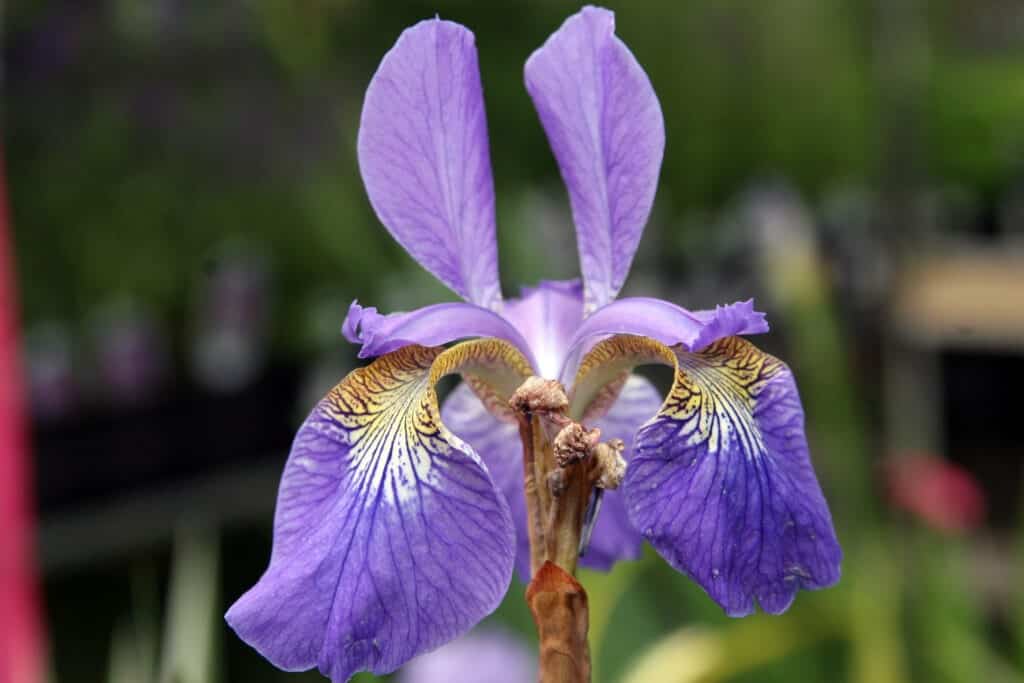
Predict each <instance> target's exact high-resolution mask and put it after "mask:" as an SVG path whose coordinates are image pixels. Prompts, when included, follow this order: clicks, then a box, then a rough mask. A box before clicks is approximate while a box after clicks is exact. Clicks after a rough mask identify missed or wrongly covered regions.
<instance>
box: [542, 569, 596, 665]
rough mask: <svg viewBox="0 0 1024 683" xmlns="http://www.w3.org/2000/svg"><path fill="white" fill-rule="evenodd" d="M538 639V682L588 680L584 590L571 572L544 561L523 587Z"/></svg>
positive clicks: (588, 618) (588, 650)
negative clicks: (528, 584)
mask: <svg viewBox="0 0 1024 683" xmlns="http://www.w3.org/2000/svg"><path fill="white" fill-rule="evenodd" d="M526 602H527V604H528V605H529V606H530V612H531V613H532V614H533V621H534V623H535V624H536V625H537V635H538V638H539V640H540V683H590V646H589V645H588V644H587V628H588V627H589V622H590V614H589V611H588V606H587V593H586V591H585V590H583V586H581V585H580V584H579V582H578V581H576V579H574V578H573V577H572V575H571V574H569V573H568V572H566V571H565V570H564V569H562V568H561V567H559V566H558V565H556V564H554V563H553V562H545V563H544V564H543V565H542V566H541V568H540V570H539V571H538V572H537V573H536V575H534V577H533V581H531V582H530V586H529V588H527V589H526Z"/></svg>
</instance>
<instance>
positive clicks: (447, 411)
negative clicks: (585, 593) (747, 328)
mask: <svg viewBox="0 0 1024 683" xmlns="http://www.w3.org/2000/svg"><path fill="white" fill-rule="evenodd" d="M660 405H661V395H660V394H659V393H658V391H657V389H655V388H654V386H653V385H652V384H651V383H650V382H649V381H647V380H646V379H644V378H642V377H639V376H635V375H634V376H631V377H630V378H629V380H628V381H627V382H626V383H625V386H624V387H623V389H622V391H621V393H620V394H619V396H618V399H617V400H616V402H615V404H614V405H613V406H612V408H611V410H609V411H608V412H607V414H605V415H604V416H602V417H600V418H598V419H597V420H596V421H595V422H594V423H593V425H592V426H595V427H599V428H600V429H601V438H602V439H614V438H619V439H622V440H623V441H624V442H625V443H626V450H625V453H624V455H625V457H626V458H627V459H628V458H629V457H630V455H631V452H632V448H631V444H632V442H633V434H634V433H636V430H637V429H638V428H639V427H640V425H641V424H643V423H644V422H646V421H647V420H649V419H650V418H651V417H653V416H654V415H655V413H657V412H658V407H659V406H660ZM441 416H442V418H443V420H444V423H445V424H446V425H448V428H449V429H451V431H452V432H453V433H454V434H456V435H457V436H459V437H460V438H461V439H463V440H464V441H466V443H468V444H469V445H470V446H472V447H473V449H474V450H475V451H476V452H477V453H479V454H480V457H481V458H482V459H483V461H484V464H486V465H487V469H488V471H489V472H490V474H491V477H492V478H493V479H494V483H495V485H496V486H497V487H498V490H499V491H501V493H502V495H504V496H505V500H506V501H507V502H508V506H509V509H510V510H511V511H512V520H513V522H514V523H515V527H516V568H517V569H518V572H519V576H520V578H522V579H523V581H524V582H526V581H529V578H530V544H529V541H528V539H527V535H526V497H525V495H524V493H523V447H522V442H521V441H520V439H519V430H518V428H517V427H516V425H515V424H514V423H511V422H504V421H501V420H499V419H497V418H496V417H494V416H493V415H491V414H490V413H489V412H488V411H487V410H486V408H484V405H483V404H482V403H481V402H480V400H479V399H478V398H477V397H476V395H475V394H474V393H473V391H472V390H471V389H470V387H469V386H468V385H466V384H460V385H459V386H458V387H456V388H455V390H454V391H453V392H452V393H451V395H450V396H449V397H448V399H447V400H446V401H445V402H444V406H443V407H442V408H441ZM588 426H590V425H588ZM642 542H643V539H642V538H641V537H640V534H639V533H637V532H636V531H635V530H634V529H633V527H632V525H631V524H630V523H629V519H628V517H627V515H626V507H625V503H624V502H623V498H622V493H621V492H620V491H607V492H605V495H604V501H603V503H602V506H601V514H600V516H599V517H598V521H597V525H596V527H595V528H594V533H593V536H592V537H591V541H590V547H589V549H588V550H587V554H586V555H584V556H583V558H582V559H581V564H582V565H583V566H585V567H590V568H592V569H605V570H607V569H610V568H611V566H612V565H613V564H614V563H615V562H616V561H618V560H625V559H635V558H636V557H638V556H639V553H640V545H641V543H642Z"/></svg>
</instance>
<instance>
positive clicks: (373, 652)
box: [226, 340, 530, 681]
mask: <svg viewBox="0 0 1024 683" xmlns="http://www.w3.org/2000/svg"><path fill="white" fill-rule="evenodd" d="M529 371H530V370H529V366H528V365H527V363H526V361H525V359H523V358H522V356H521V355H520V354H519V353H518V352H516V351H515V349H513V348H512V347H511V346H509V345H508V344H505V343H503V342H499V341H497V340H481V341H474V342H466V343H464V344H460V345H458V346H456V347H453V348H451V349H448V350H444V349H441V348H425V347H421V346H407V347H405V348H403V349H401V350H400V351H396V352H394V353H392V354H389V355H387V356H384V357H382V358H379V359H378V360H376V361H375V362H374V363H372V364H371V365H369V366H367V367H365V368H361V369H359V370H356V371H354V372H353V373H351V374H350V375H349V376H348V377H346V378H345V379H344V380H342V382H341V383H340V384H339V385H338V386H337V387H336V388H335V389H334V390H333V391H331V393H330V394H328V395H327V397H326V398H324V400H323V401H321V402H320V404H319V405H318V406H317V407H316V408H315V409H314V410H313V413H312V414H311V415H310V416H309V418H308V419H307V420H306V422H305V424H304V425H303V426H302V428H301V429H300V430H299V433H298V434H297V435H296V438H295V443H294V445H293V446H292V452H291V454H290V456H289V458H288V463H287V465H286V466H285V472H284V475H283V477H282V479H281V488H280V492H279V494H278V502H277V511H276V516H275V520H274V547H273V552H272V554H271V559H270V566H269V567H268V569H267V571H266V573H264V575H263V577H262V578H261V579H260V580H259V582H258V583H257V584H256V585H255V586H254V587H253V588H252V589H251V590H249V591H248V592H247V593H246V594H245V595H243V596H242V597H241V598H240V599H239V600H238V601H237V602H236V603H235V604H234V605H233V606H232V607H231V609H230V610H229V611H228V613H227V615H226V618H227V621H228V623H229V624H230V625H231V626H232V628H234V629H235V631H236V632H237V633H238V635H239V636H240V637H241V638H242V639H243V640H245V641H246V642H247V643H249V644H250V645H252V646H253V647H254V648H255V649H256V650H258V651H259V652H260V653H261V654H262V655H263V656H265V657H266V658H267V659H269V660H270V661H271V662H272V663H274V664H275V665H277V666H278V667H280V668H282V669H286V670H302V669H308V668H311V667H314V666H316V667H318V668H319V669H320V671H321V672H323V673H324V674H325V675H327V676H328V677H330V678H331V679H332V680H333V681H345V680H347V679H348V678H349V677H350V676H351V675H352V674H353V673H355V672H356V671H359V670H369V671H373V672H375V673H387V672H391V671H394V670H395V669H397V668H398V667H399V666H401V665H402V664H403V663H405V662H406V661H407V660H409V659H411V658H412V657H414V656H416V655H417V654H420V653H422V652H426V651H428V650H431V649H433V648H435V647H437V646H439V645H441V644H443V643H445V642H447V641H449V640H452V639H453V638H455V637H456V636H458V635H460V634H462V633H464V632H466V631H467V630H468V629H469V628H470V627H472V626H473V625H474V624H475V623H476V622H478V621H479V620H480V619H482V618H483V617H484V616H486V615H487V614H488V613H490V612H491V611H492V610H493V609H494V608H495V607H496V606H497V605H498V603H499V602H500V601H501V598H502V597H503V596H504V594H505V591H506V589H507V587H508V582H509V579H510V577H511V573H512V564H513V559H514V542H515V532H514V528H513V526H512V518H511V516H510V514H509V510H508V506H507V504H506V503H505V500H504V497H503V496H502V495H501V494H500V493H499V492H498V491H497V490H496V489H495V486H494V483H493V481H492V480H491V477H490V476H489V475H488V473H487V470H486V468H485V467H484V465H483V464H482V463H481V461H480V458H479V456H478V455H477V454H476V453H475V452H474V451H473V449H472V448H471V447H470V446H468V445H467V444H466V443H465V442H463V441H462V440H461V439H459V438H457V437H455V436H454V435H452V434H451V432H449V431H448V429H447V428H446V427H445V425H444V424H443V423H442V422H441V420H440V417H439V415H438V408H437V397H436V394H435V392H434V388H433V386H434V384H435V383H436V382H437V381H438V380H439V379H440V378H441V377H443V376H444V375H447V374H450V373H452V372H461V373H463V374H464V375H469V376H472V377H474V378H475V379H476V380H477V381H479V382H485V383H487V384H488V385H489V386H490V387H491V388H492V389H493V390H494V391H495V392H498V393H502V394H505V395H507V394H508V393H510V392H511V391H512V390H514V388H515V387H516V386H518V384H519V382H521V380H522V377H523V376H525V375H528V374H529Z"/></svg>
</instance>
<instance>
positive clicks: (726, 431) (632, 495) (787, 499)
mask: <svg viewBox="0 0 1024 683" xmlns="http://www.w3.org/2000/svg"><path fill="white" fill-rule="evenodd" d="M625 359H630V360H629V363H630V364H633V365H635V364H637V363H641V362H643V363H650V362H654V363H665V364H668V365H673V366H675V368H676V376H675V383H674V386H673V388H672V392H671V393H670V395H669V397H668V399H666V401H665V403H664V405H663V407H662V408H661V410H660V411H659V413H658V415H657V417H656V418H655V419H653V420H651V421H650V422H648V423H647V424H645V425H644V426H643V427H641V429H640V430H639V431H638V432H637V435H636V440H635V442H634V454H633V458H632V460H631V461H630V463H629V468H628V470H627V472H626V480H625V482H624V483H623V492H624V494H625V500H626V507H627V510H628V512H629V517H630V520H631V522H632V523H633V525H634V526H635V527H636V528H637V529H638V530H639V531H640V532H641V533H642V534H643V535H644V537H645V538H647V540H648V541H650V542H651V545H653V546H654V548H655V549H656V550H657V551H658V552H659V553H660V554H661V556H662V557H664V558H665V559H666V560H668V562H669V564H671V565H672V566H673V567H675V568H676V569H678V570H679V571H682V572H684V573H686V574H687V575H688V576H690V577H691V578H693V579H694V580H695V581H696V582H697V583H698V584H700V586H701V587H702V588H704V590H705V591H707V592H708V594H709V595H710V596H711V597H712V598H713V599H714V600H715V601H716V602H718V603H719V604H720V605H721V606H722V607H723V608H724V609H725V611H726V613H727V614H729V615H731V616H743V615H746V614H749V613H751V612H753V610H754V604H755V601H756V602H757V603H759V604H760V605H761V608H762V609H764V610H765V611H766V612H770V613H773V614H777V613H780V612H783V611H785V610H786V609H787V608H788V607H789V605H790V604H791V603H792V601H793V598H794V597H795V595H796V593H797V591H798V590H800V589H817V588H824V587H827V586H830V585H832V584H834V583H835V582H836V581H838V580H839V565H840V561H841V559H842V551H841V550H840V547H839V543H838V541H837V540H836V534H835V530H834V529H833V527H832V518H831V515H830V513H829V510H828V505H827V504H826V502H825V499H824V496H823V495H822V492H821V488H820V486H819V485H818V481H817V479H816V477H815V475H814V470H813V467H812V465H811V460H810V454H809V451H808V447H807V439H806V436H805V435H804V416H803V409H802V407H801V405H800V398H799V395H798V393H797V389H796V384H795V383H794V381H793V376H792V373H791V372H790V370H789V368H788V367H786V365H785V364H784V363H782V362H781V361H779V360H778V359H776V358H773V357H772V356H769V355H767V354H765V353H762V352H761V351H759V350H758V349H757V348H755V347H754V346H753V345H752V344H750V343H749V342H747V341H746V340H743V339H740V338H739V337H728V338H725V339H721V340H718V341H716V342H715V343H713V344H712V345H711V346H709V347H708V348H706V349H705V350H704V351H702V352H700V353H690V352H687V351H684V350H682V349H680V348H676V349H669V348H668V347H666V346H664V345H663V344H660V343H658V342H655V341H654V340H651V339H646V338H642V337H628V336H621V337H613V338H612V339H610V340H607V341H604V342H602V343H600V344H598V345H597V346H596V347H595V348H594V350H593V351H592V352H591V353H590V354H588V356H587V357H586V358H585V359H584V362H583V365H582V366H581V373H583V372H586V370H587V369H588V368H594V367H599V366H602V365H616V364H619V365H622V364H624V361H625Z"/></svg>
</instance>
